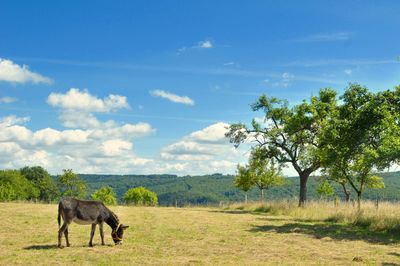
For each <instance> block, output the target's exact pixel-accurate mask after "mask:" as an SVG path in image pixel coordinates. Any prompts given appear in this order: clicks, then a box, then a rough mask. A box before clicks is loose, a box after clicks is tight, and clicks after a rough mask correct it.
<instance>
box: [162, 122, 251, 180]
mask: <svg viewBox="0 0 400 266" xmlns="http://www.w3.org/2000/svg"><path fill="white" fill-rule="evenodd" d="M228 126H229V125H228V124H226V123H223V122H218V123H215V124H212V125H210V126H208V127H206V128H203V129H201V130H198V131H194V132H192V133H191V134H189V135H187V136H185V137H183V138H182V139H181V140H179V141H177V142H175V143H172V144H170V145H168V146H166V147H164V148H162V149H161V152H160V156H161V159H162V161H161V162H162V164H160V165H159V169H158V170H159V172H162V171H167V172H168V173H179V174H207V173H208V174H209V173H214V172H222V173H234V172H235V170H236V165H237V163H239V162H241V163H243V162H244V161H245V160H246V159H247V156H248V154H247V151H246V149H247V148H246V147H244V146H242V147H241V148H240V149H235V148H234V147H233V145H232V144H231V143H229V141H228V139H227V138H226V137H225V132H226V131H227V127H228ZM166 165H169V166H171V165H178V166H179V167H178V168H173V167H170V168H168V167H166ZM172 170H175V172H174V171H172Z"/></svg>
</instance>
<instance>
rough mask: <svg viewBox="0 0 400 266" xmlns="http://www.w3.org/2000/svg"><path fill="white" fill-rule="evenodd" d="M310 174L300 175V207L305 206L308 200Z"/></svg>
mask: <svg viewBox="0 0 400 266" xmlns="http://www.w3.org/2000/svg"><path fill="white" fill-rule="evenodd" d="M309 176H310V174H308V173H305V174H304V173H303V174H301V175H300V198H299V207H304V206H305V204H306V200H307V180H308V177H309Z"/></svg>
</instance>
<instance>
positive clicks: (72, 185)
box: [58, 169, 86, 198]
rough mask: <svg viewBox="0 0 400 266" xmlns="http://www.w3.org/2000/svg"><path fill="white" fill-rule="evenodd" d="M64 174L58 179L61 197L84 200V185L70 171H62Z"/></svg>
mask: <svg viewBox="0 0 400 266" xmlns="http://www.w3.org/2000/svg"><path fill="white" fill-rule="evenodd" d="M63 172H64V174H63V175H61V176H60V177H59V179H58V181H59V183H60V188H61V193H62V195H63V196H69V197H78V198H84V197H85V195H86V183H85V181H83V180H82V179H80V177H79V176H78V175H77V174H75V173H74V172H72V169H67V170H66V169H63Z"/></svg>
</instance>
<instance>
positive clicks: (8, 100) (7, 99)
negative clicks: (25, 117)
mask: <svg viewBox="0 0 400 266" xmlns="http://www.w3.org/2000/svg"><path fill="white" fill-rule="evenodd" d="M16 101H17V99H16V98H13V97H8V96H5V97H1V98H0V103H13V102H16Z"/></svg>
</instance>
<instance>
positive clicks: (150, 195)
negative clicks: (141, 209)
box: [124, 187, 158, 206]
mask: <svg viewBox="0 0 400 266" xmlns="http://www.w3.org/2000/svg"><path fill="white" fill-rule="evenodd" d="M124 201H125V203H126V204H134V205H144V206H156V205H157V203H158V198H157V194H156V193H155V192H153V191H150V190H148V189H146V188H144V187H137V188H131V189H129V190H128V191H127V192H126V193H125V194H124Z"/></svg>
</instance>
